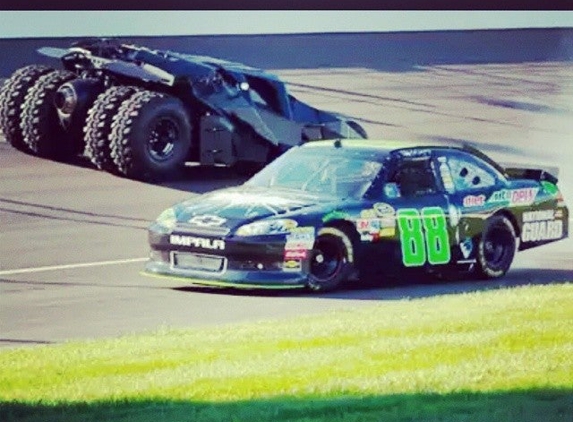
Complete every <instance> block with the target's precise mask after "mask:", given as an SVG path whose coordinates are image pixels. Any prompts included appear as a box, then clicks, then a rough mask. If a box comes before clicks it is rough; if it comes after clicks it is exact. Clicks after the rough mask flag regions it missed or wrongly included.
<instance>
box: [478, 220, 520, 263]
mask: <svg viewBox="0 0 573 422" xmlns="http://www.w3.org/2000/svg"><path fill="white" fill-rule="evenodd" d="M511 237H512V236H511V234H510V233H509V232H508V231H507V230H506V229H505V228H503V227H493V228H492V229H491V230H489V231H488V233H487V235H486V237H485V239H484V245H483V246H484V247H483V249H484V258H485V260H486V262H487V263H488V265H489V266H491V267H493V268H498V267H501V266H502V265H503V264H504V262H505V261H506V257H507V254H508V253H510V248H511V247H512V244H513V242H512V238H511Z"/></svg>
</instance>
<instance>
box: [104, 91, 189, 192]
mask: <svg viewBox="0 0 573 422" xmlns="http://www.w3.org/2000/svg"><path fill="white" fill-rule="evenodd" d="M191 130H192V127H191V122H190V120H189V115H188V113H187V111H186V109H185V107H184V105H183V103H182V102H181V101H180V100H179V99H178V98H175V97H172V96H169V95H165V94H161V93H158V92H153V91H147V90H142V91H139V92H136V93H135V94H134V95H132V96H131V97H129V98H128V99H127V100H125V101H124V102H123V103H122V104H121V106H120V107H119V110H118V113H117V114H116V115H115V116H114V118H113V122H112V130H111V136H110V149H111V157H112V159H113V162H114V163H115V165H116V167H117V169H118V171H119V173H120V174H122V175H124V176H126V177H128V178H131V179H138V180H143V181H156V180H164V179H168V178H172V177H175V176H177V175H178V174H179V173H180V172H181V171H182V170H183V169H184V166H185V161H186V159H187V157H188V154H189V150H190V148H191V141H192V134H191Z"/></svg>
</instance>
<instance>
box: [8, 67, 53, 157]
mask: <svg viewBox="0 0 573 422" xmlns="http://www.w3.org/2000/svg"><path fill="white" fill-rule="evenodd" d="M51 71H53V69H52V68H50V67H47V66H43V65H30V66H26V67H22V68H20V69H18V70H16V71H15V72H14V73H13V74H12V76H10V78H8V79H6V80H5V81H4V84H3V85H2V88H0V131H1V132H2V133H3V134H4V137H5V138H6V141H8V143H10V145H12V146H13V147H14V148H16V149H17V150H19V151H23V152H31V151H30V149H29V148H28V146H27V145H26V143H25V142H24V138H23V135H22V129H21V128H20V121H21V118H20V110H21V108H22V104H23V103H24V98H25V96H26V93H27V92H28V90H29V89H30V88H31V87H32V86H33V85H34V84H35V83H36V81H37V80H38V79H39V78H40V77H41V76H42V75H45V74H46V73H48V72H51Z"/></svg>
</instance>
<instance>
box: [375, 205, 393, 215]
mask: <svg viewBox="0 0 573 422" xmlns="http://www.w3.org/2000/svg"><path fill="white" fill-rule="evenodd" d="M374 213H375V214H376V215H377V216H378V217H384V216H388V215H394V214H396V210H395V209H394V207H393V206H392V205H390V204H387V203H385V202H377V203H376V204H374Z"/></svg>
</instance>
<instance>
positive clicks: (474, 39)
mask: <svg viewBox="0 0 573 422" xmlns="http://www.w3.org/2000/svg"><path fill="white" fill-rule="evenodd" d="M74 40H76V38H29V39H0V57H1V60H0V78H4V77H8V76H9V75H10V74H11V73H12V72H13V71H14V70H15V69H17V68H19V67H21V66H25V65H27V64H32V63H44V64H52V65H55V66H57V62H55V61H53V59H49V58H46V57H44V56H41V55H39V54H37V53H36V49H37V48H39V47H42V46H54V47H67V46H69V44H70V43H71V42H72V41H74ZM122 40H124V41H127V42H131V43H134V44H142V45H146V46H149V47H151V48H160V49H172V50H175V51H180V52H186V53H191V54H202V55H209V56H214V57H219V58H224V59H227V60H233V61H238V62H242V63H245V64H249V65H251V66H255V67H260V68H264V69H294V68H298V69H300V68H317V67H325V68H330V67H363V68H370V69H376V70H381V71H397V72H402V71H413V70H416V66H425V65H439V64H464V63H466V64H481V63H520V62H539V61H571V60H573V29H572V28H566V29H559V28H553V29H511V30H481V31H431V32H399V33H329V34H285V35H277V34H270V35H217V36H206V35H203V36H168V37H132V38H122Z"/></svg>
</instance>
